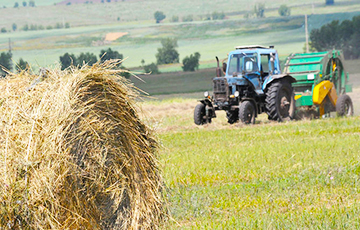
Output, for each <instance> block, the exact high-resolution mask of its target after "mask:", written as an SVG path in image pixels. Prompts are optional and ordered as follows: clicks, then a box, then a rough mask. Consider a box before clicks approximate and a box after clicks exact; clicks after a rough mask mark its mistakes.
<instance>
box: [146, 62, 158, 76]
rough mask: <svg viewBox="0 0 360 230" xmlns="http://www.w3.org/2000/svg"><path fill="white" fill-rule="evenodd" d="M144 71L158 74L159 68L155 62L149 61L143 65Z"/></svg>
mask: <svg viewBox="0 0 360 230" xmlns="http://www.w3.org/2000/svg"><path fill="white" fill-rule="evenodd" d="M144 71H145V73H151V74H159V73H160V71H159V68H158V66H157V65H156V64H155V63H151V64H149V65H144Z"/></svg>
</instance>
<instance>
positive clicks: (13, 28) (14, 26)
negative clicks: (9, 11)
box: [12, 23, 17, 31]
mask: <svg viewBox="0 0 360 230" xmlns="http://www.w3.org/2000/svg"><path fill="white" fill-rule="evenodd" d="M12 30H13V31H16V30H17V25H16V23H13V24H12Z"/></svg>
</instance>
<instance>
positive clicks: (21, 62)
mask: <svg viewBox="0 0 360 230" xmlns="http://www.w3.org/2000/svg"><path fill="white" fill-rule="evenodd" d="M15 68H16V71H17V72H18V73H19V72H21V71H22V70H26V69H27V68H29V63H28V62H26V61H24V60H23V59H22V58H20V60H19V62H18V63H16V66H15Z"/></svg>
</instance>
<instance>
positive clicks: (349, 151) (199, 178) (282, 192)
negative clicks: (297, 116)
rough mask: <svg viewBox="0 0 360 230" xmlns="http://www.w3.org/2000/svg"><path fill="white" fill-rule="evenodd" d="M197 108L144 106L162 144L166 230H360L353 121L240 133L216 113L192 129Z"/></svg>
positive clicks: (184, 102)
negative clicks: (166, 209)
mask: <svg viewBox="0 0 360 230" xmlns="http://www.w3.org/2000/svg"><path fill="white" fill-rule="evenodd" d="M196 103H197V102H196V100H194V99H166V100H163V101H150V102H145V103H144V104H143V110H144V113H145V114H147V115H150V117H152V118H151V119H149V120H148V122H149V124H150V125H151V126H152V127H153V128H155V129H156V130H157V131H158V133H159V139H160V140H161V143H162V151H161V152H160V159H161V165H162V169H163V175H164V179H165V181H166V186H167V191H166V193H167V199H168V201H169V207H168V208H169V210H170V217H169V219H168V221H167V222H166V223H165V225H164V229H243V228H246V229H358V228H359V227H360V226H359V223H360V219H359V211H360V203H359V201H360V197H359V186H360V184H359V176H360V174H359V172H360V171H359V167H360V166H359V160H360V158H359V153H360V150H359V147H360V146H359V140H360V119H359V117H358V116H356V117H351V118H330V119H320V120H312V121H310V120H303V121H292V122H287V123H277V122H270V121H268V120H267V117H266V116H265V115H260V117H259V118H258V121H257V123H256V124H255V125H250V126H246V125H242V124H234V125H229V124H227V122H226V118H225V114H224V113H221V112H220V113H219V114H218V118H216V119H214V120H213V123H212V124H209V125H206V126H202V127H198V126H195V125H194V124H193V120H192V119H193V118H192V114H193V109H194V107H195V105H196ZM359 105H360V103H358V104H357V105H356V106H359Z"/></svg>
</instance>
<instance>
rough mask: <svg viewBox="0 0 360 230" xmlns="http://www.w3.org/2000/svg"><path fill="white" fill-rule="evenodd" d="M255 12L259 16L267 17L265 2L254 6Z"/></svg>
mask: <svg viewBox="0 0 360 230" xmlns="http://www.w3.org/2000/svg"><path fill="white" fill-rule="evenodd" d="M254 14H255V15H256V17H257V18H263V17H265V4H264V3H257V4H255V6H254Z"/></svg>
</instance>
